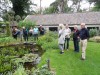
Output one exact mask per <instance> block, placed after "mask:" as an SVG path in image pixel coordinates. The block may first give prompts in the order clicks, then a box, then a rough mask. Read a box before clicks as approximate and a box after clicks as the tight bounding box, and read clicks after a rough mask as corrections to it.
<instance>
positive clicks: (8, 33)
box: [6, 24, 11, 36]
mask: <svg viewBox="0 0 100 75" xmlns="http://www.w3.org/2000/svg"><path fill="white" fill-rule="evenodd" d="M6 35H7V36H11V28H10V24H6Z"/></svg>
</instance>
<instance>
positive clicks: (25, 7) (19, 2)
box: [11, 0, 35, 17]
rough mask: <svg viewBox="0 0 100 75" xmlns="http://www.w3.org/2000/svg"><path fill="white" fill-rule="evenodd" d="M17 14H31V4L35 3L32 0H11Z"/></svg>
mask: <svg viewBox="0 0 100 75" xmlns="http://www.w3.org/2000/svg"><path fill="white" fill-rule="evenodd" d="M11 2H12V5H13V10H14V11H15V15H19V16H21V17H22V16H23V15H27V14H30V13H31V11H32V9H31V6H32V5H35V4H34V3H32V1H31V0H11Z"/></svg>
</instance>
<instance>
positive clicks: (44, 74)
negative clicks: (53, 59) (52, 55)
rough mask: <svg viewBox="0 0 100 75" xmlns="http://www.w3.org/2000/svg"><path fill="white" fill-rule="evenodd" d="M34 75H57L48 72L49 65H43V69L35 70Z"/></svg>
mask: <svg viewBox="0 0 100 75" xmlns="http://www.w3.org/2000/svg"><path fill="white" fill-rule="evenodd" d="M32 75H55V74H54V73H52V72H51V71H49V70H48V66H47V65H43V66H42V67H41V68H39V69H37V70H35V71H34V73H33V74H32Z"/></svg>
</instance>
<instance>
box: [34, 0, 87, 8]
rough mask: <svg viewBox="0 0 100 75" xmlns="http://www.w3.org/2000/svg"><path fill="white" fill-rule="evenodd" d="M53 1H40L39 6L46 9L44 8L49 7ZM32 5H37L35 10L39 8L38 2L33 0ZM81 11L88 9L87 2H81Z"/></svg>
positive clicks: (38, 0)
mask: <svg viewBox="0 0 100 75" xmlns="http://www.w3.org/2000/svg"><path fill="white" fill-rule="evenodd" d="M54 1H55V0H42V1H41V6H42V7H43V8H46V7H49V5H50V4H51V3H52V2H54ZM34 3H35V4H37V7H36V8H39V6H40V0H34ZM71 3H72V2H69V3H68V5H71ZM81 5H82V7H81V8H82V9H83V8H89V3H88V2H86V1H85V0H84V1H83V2H82V4H81Z"/></svg>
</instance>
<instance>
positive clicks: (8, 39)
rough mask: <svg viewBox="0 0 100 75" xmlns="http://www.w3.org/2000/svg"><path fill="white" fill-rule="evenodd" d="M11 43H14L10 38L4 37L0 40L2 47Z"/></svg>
mask: <svg viewBox="0 0 100 75" xmlns="http://www.w3.org/2000/svg"><path fill="white" fill-rule="evenodd" d="M12 41H15V39H13V38H12V37H4V38H0V44H1V45H3V44H5V45H6V44H8V43H10V42H12Z"/></svg>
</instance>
